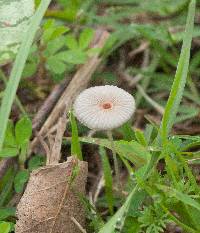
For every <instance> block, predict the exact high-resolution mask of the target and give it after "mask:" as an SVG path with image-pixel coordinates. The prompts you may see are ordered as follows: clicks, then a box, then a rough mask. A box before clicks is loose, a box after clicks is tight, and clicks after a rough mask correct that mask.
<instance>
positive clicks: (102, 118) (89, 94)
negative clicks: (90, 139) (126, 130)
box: [73, 85, 135, 130]
mask: <svg viewBox="0 0 200 233" xmlns="http://www.w3.org/2000/svg"><path fill="white" fill-rule="evenodd" d="M73 108H74V114H75V116H76V117H77V119H78V120H79V121H80V122H81V123H82V124H84V125H85V126H87V127H88V128H90V129H95V130H111V129H114V128H118V127H119V126H121V125H123V124H124V123H125V122H126V121H128V120H129V119H130V118H131V116H132V115H133V113H134V111H135V100H134V98H133V96H132V95H130V94H129V93H128V92H126V91H124V90H123V89H121V88H119V87H116V86H110V85H106V86H96V87H91V88H88V89H86V90H84V91H83V92H81V93H80V94H79V95H78V97H77V98H76V100H75V102H74V106H73Z"/></svg>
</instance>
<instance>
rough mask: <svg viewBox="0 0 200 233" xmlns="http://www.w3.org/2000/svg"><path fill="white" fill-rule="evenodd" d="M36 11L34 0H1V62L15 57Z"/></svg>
mask: <svg viewBox="0 0 200 233" xmlns="http://www.w3.org/2000/svg"><path fill="white" fill-rule="evenodd" d="M33 13H34V0H13V1H11V0H3V1H0V35H1V36H0V63H2V62H6V61H7V60H9V59H10V58H13V57H14V56H13V55H15V54H16V53H17V51H18V49H19V45H20V43H21V41H22V38H23V34H24V33H25V32H26V30H27V27H28V24H29V22H30V20H29V19H30V17H31V16H32V15H33Z"/></svg>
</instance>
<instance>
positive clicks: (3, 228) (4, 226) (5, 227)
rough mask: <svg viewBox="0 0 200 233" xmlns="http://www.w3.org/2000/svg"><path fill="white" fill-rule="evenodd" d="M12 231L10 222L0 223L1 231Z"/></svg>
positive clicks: (6, 232)
mask: <svg viewBox="0 0 200 233" xmlns="http://www.w3.org/2000/svg"><path fill="white" fill-rule="evenodd" d="M9 232H10V223H8V222H1V223H0V233H9Z"/></svg>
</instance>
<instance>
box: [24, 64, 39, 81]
mask: <svg viewBox="0 0 200 233" xmlns="http://www.w3.org/2000/svg"><path fill="white" fill-rule="evenodd" d="M36 71H37V64H36V63H34V62H31V63H30V62H29V63H27V64H26V66H25V67H24V70H23V74H22V77H23V78H26V77H31V76H32V75H34V74H35V73H36Z"/></svg>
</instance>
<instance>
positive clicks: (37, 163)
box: [28, 155, 45, 171]
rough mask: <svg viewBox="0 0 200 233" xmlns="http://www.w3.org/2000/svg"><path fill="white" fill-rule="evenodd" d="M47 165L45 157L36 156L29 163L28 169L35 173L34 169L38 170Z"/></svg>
mask: <svg viewBox="0 0 200 233" xmlns="http://www.w3.org/2000/svg"><path fill="white" fill-rule="evenodd" d="M44 164H45V157H44V156H40V155H36V156H33V157H32V158H31V159H30V160H29V161H28V169H29V171H33V170H34V169H37V168H39V167H41V166H43V165H44Z"/></svg>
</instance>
